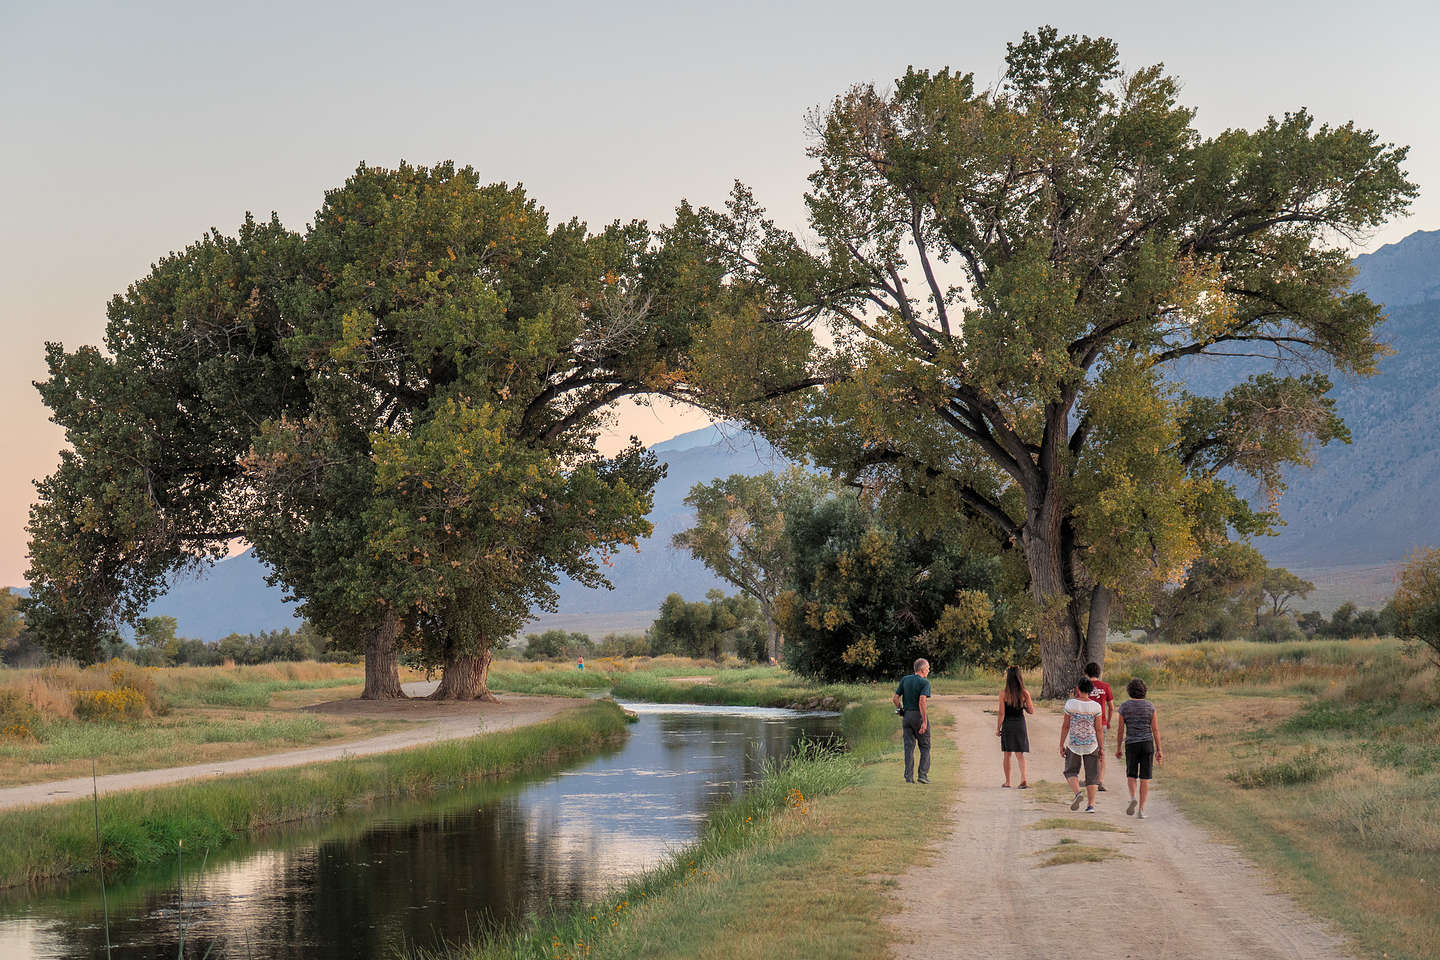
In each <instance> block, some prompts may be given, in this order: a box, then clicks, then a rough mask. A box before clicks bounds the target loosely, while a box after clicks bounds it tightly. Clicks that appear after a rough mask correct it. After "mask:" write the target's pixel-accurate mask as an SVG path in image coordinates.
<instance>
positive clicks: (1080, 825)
mask: <svg viewBox="0 0 1440 960" xmlns="http://www.w3.org/2000/svg"><path fill="white" fill-rule="evenodd" d="M1030 829H1031V830H1091V831H1099V832H1102V833H1129V832H1130V831H1128V830H1124V829H1122V828H1120V827H1115V826H1111V825H1110V824H1108V823H1106V822H1105V821H1104V820H1076V819H1075V818H1074V817H1068V818H1067V817H1047V818H1046V819H1044V820H1037V821H1035V822H1034V823H1032V824H1030Z"/></svg>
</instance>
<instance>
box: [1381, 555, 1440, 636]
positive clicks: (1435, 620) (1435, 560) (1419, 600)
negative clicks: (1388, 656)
mask: <svg viewBox="0 0 1440 960" xmlns="http://www.w3.org/2000/svg"><path fill="white" fill-rule="evenodd" d="M1397 579H1398V580H1399V583H1398V584H1397V585H1396V588H1395V597H1394V599H1393V601H1392V603H1393V605H1394V610H1395V615H1396V618H1397V619H1398V621H1399V631H1398V632H1399V634H1400V635H1401V636H1402V637H1405V638H1407V639H1409V640H1414V641H1418V642H1419V643H1423V644H1424V645H1425V646H1427V647H1429V648H1430V652H1431V655H1432V656H1433V657H1435V658H1436V659H1437V660H1440V549H1434V548H1431V549H1428V550H1416V551H1415V552H1414V553H1413V554H1411V555H1410V557H1409V558H1408V559H1407V560H1406V561H1405V563H1404V565H1403V566H1401V568H1400V573H1399V575H1398V577H1397Z"/></svg>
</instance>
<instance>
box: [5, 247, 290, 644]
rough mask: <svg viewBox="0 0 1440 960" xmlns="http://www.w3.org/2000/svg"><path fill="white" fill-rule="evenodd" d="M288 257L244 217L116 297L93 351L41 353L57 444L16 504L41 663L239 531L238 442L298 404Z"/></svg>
mask: <svg viewBox="0 0 1440 960" xmlns="http://www.w3.org/2000/svg"><path fill="white" fill-rule="evenodd" d="M299 253H300V238H299V237H298V236H297V235H295V234H293V233H291V232H290V231H288V230H286V229H285V228H284V227H283V226H281V225H280V223H279V222H278V221H276V220H274V219H271V220H270V221H268V222H265V221H255V220H251V219H247V220H246V221H245V222H244V224H243V225H242V226H241V227H240V230H239V231H238V233H237V235H235V236H233V237H232V236H226V235H223V234H221V233H219V232H218V231H216V232H212V233H210V234H209V235H207V236H205V237H204V238H202V239H201V240H199V241H198V242H196V243H195V244H192V245H191V246H190V247H188V248H186V249H185V250H184V251H182V252H179V253H172V254H170V255H169V256H167V257H165V258H163V259H161V260H159V261H158V262H157V263H156V264H155V265H154V267H153V268H152V269H151V271H150V273H149V274H148V275H147V276H145V277H144V278H143V279H141V280H139V281H137V282H136V283H135V284H133V285H132V286H131V287H130V288H129V289H128V290H126V291H125V292H124V293H122V294H119V295H117V296H116V297H114V298H113V299H112V300H111V301H110V304H109V307H108V310H107V324H106V328H105V349H104V350H101V349H99V348H97V347H94V346H88V345H87V346H81V347H79V348H77V349H75V350H70V351H67V350H66V349H65V348H64V346H63V345H61V344H59V343H48V344H46V360H47V362H48V364H49V376H48V377H47V378H46V379H45V380H43V381H41V382H39V383H37V384H36V387H37V388H38V389H39V391H40V396H41V398H42V399H43V400H44V402H45V404H46V406H48V407H49V408H50V410H51V418H52V420H53V421H54V422H55V423H57V424H59V425H60V426H61V427H62V428H63V429H64V431H65V439H66V442H67V444H68V446H67V448H66V449H65V450H63V451H62V452H61V454H60V465H59V467H58V468H57V469H56V470H55V472H54V473H52V474H50V475H49V476H48V477H45V478H44V479H42V480H40V481H38V482H37V484H36V487H37V491H38V496H37V498H36V502H35V503H34V505H33V506H32V507H31V508H30V521H29V525H28V527H27V531H28V533H29V536H30V569H29V571H28V572H27V578H28V580H29V582H30V591H31V595H30V599H29V601H28V602H27V608H28V612H27V615H26V616H27V622H28V624H29V627H30V629H31V630H32V631H33V632H34V633H35V635H36V636H37V637H38V638H39V639H40V641H41V642H42V643H43V644H44V646H45V647H46V648H47V649H48V650H49V651H50V652H51V653H52V654H53V655H56V656H66V657H74V658H76V659H79V660H81V661H82V662H90V661H92V660H94V659H96V658H97V657H99V656H101V655H102V652H103V648H104V647H105V645H106V642H107V641H108V639H109V638H110V637H112V636H113V634H114V630H115V627H116V625H117V624H118V623H122V622H129V623H132V624H133V623H135V622H136V620H137V619H138V618H139V617H140V616H141V615H143V613H144V612H145V610H146V608H147V607H148V606H149V605H150V603H151V602H152V601H153V600H154V599H155V598H156V597H157V596H159V595H160V594H161V593H163V592H164V591H165V590H166V589H167V587H168V584H169V581H170V579H171V578H172V577H173V576H175V575H176V574H177V573H179V572H182V571H186V570H193V569H196V568H199V567H203V566H204V565H205V564H206V563H208V562H212V561H214V560H215V559H217V558H219V557H221V556H224V554H225V552H226V549H227V547H228V545H229V544H230V542H232V541H233V540H235V539H236V538H240V537H243V536H244V535H245V532H246V525H247V522H248V520H249V518H250V516H251V505H252V504H251V500H250V497H249V492H250V483H249V480H248V479H247V477H246V475H245V468H244V465H243V462H242V461H243V458H244V456H245V454H246V452H247V451H248V450H249V447H250V442H251V438H252V436H253V435H254V433H255V432H256V431H258V430H259V429H260V425H261V424H262V423H264V422H265V421H266V420H269V419H273V418H278V417H283V416H286V415H288V414H290V413H291V412H293V411H296V410H303V409H305V408H306V407H307V406H308V403H309V396H308V389H307V378H306V376H305V374H304V371H303V370H301V369H300V368H299V367H298V366H297V365H296V364H294V363H292V362H291V360H290V358H289V356H288V354H287V352H286V350H285V347H284V341H285V338H286V337H287V336H288V335H289V327H288V325H287V322H286V319H285V317H284V316H283V314H282V311H281V308H280V300H281V299H282V297H283V295H284V291H285V290H286V289H287V288H288V286H289V285H290V284H291V283H292V281H293V279H294V277H295V275H296V270H297V269H298V262H299Z"/></svg>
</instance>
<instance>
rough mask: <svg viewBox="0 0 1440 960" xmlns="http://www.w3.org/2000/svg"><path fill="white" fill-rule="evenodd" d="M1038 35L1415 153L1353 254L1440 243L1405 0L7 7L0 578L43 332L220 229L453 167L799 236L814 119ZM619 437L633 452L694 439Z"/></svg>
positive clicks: (1425, 23)
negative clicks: (1424, 235) (726, 208)
mask: <svg viewBox="0 0 1440 960" xmlns="http://www.w3.org/2000/svg"><path fill="white" fill-rule="evenodd" d="M1041 24H1054V25H1055V26H1056V27H1058V28H1059V29H1060V30H1061V31H1062V32H1064V33H1083V34H1089V35H1092V36H1097V35H1100V36H1108V37H1113V38H1114V39H1115V40H1116V41H1118V43H1119V45H1120V55H1121V58H1122V61H1123V62H1124V64H1125V65H1126V66H1127V67H1132V68H1133V67H1140V66H1145V65H1149V64H1152V63H1157V62H1163V63H1164V64H1165V65H1166V67H1167V69H1168V70H1169V71H1170V72H1171V73H1173V74H1175V75H1177V76H1178V77H1180V78H1181V80H1182V81H1183V84H1184V90H1183V94H1182V101H1183V102H1185V103H1187V104H1189V105H1191V106H1193V107H1196V108H1198V111H1199V113H1198V116H1197V118H1196V123H1197V125H1198V126H1199V128H1200V129H1201V131H1202V132H1204V133H1215V132H1218V131H1220V130H1222V129H1225V128H1228V127H1254V126H1257V125H1259V124H1262V123H1264V122H1265V120H1266V118H1267V117H1268V116H1270V115H1272V114H1276V115H1278V114H1280V113H1283V112H1285V111H1287V110H1293V109H1296V108H1298V107H1301V106H1304V107H1308V108H1309V109H1310V110H1311V112H1312V113H1314V114H1315V115H1316V116H1317V117H1318V118H1319V119H1321V120H1326V121H1331V122H1336V123H1339V122H1344V121H1347V120H1353V121H1355V122H1356V123H1357V124H1359V125H1361V126H1363V127H1367V128H1371V129H1374V130H1375V131H1377V133H1379V134H1380V135H1381V137H1382V138H1383V139H1385V140H1387V141H1391V142H1395V143H1402V144H1409V145H1410V146H1411V152H1410V158H1409V161H1408V163H1407V169H1408V170H1409V173H1410V175H1411V178H1412V179H1413V180H1414V181H1416V182H1417V183H1418V184H1419V185H1420V189H1421V196H1420V199H1419V201H1418V202H1417V203H1416V204H1415V205H1414V206H1413V208H1412V211H1411V214H1410V216H1408V217H1406V218H1405V219H1403V220H1399V221H1397V222H1394V223H1392V224H1390V225H1388V226H1387V227H1386V228H1384V229H1383V230H1380V231H1378V232H1377V233H1376V234H1375V235H1374V236H1373V237H1371V238H1369V239H1368V241H1367V242H1366V243H1365V244H1364V245H1363V246H1361V247H1360V248H1358V249H1357V250H1356V252H1357V253H1359V252H1364V251H1366V250H1372V249H1374V248H1376V247H1378V246H1380V245H1381V244H1384V243H1390V242H1394V241H1397V240H1399V239H1401V238H1403V237H1404V236H1406V235H1408V234H1409V233H1411V232H1412V231H1414V230H1419V229H1434V228H1436V227H1440V67H1437V65H1436V62H1435V59H1434V43H1435V37H1436V36H1440V12H1437V7H1436V6H1435V5H1434V4H1432V3H1430V2H1420V0H1413V2H1399V0H1395V2H1385V0H1377V2H1371V3H1367V4H1354V3H1344V4H1341V3H1328V2H1312V3H1290V2H1283V0H1281V2H1272V0H1266V2H1263V3H1260V2H1255V0H1249V2H1244V3H1236V2H1230V0H1219V2H1213V3H1209V4H1205V5H1192V4H1187V5H1184V6H1183V8H1182V7H1181V5H1179V4H1171V3H1165V2H1155V0H1150V2H1126V3H1100V2H1092V3H1087V4H1077V3H1074V2H1068V3H1051V2H1042V3H1026V4H986V5H981V4H976V3H971V2H967V0H948V2H943V3H929V2H923V3H922V2H905V0H891V2H888V3H884V4H877V3H873V2H867V3H857V2H850V0H828V2H808V0H807V2H796V3H784V4H781V3H774V2H773V0H772V2H770V3H753V2H731V3H727V4H717V3H713V2H712V3H688V2H684V0H667V2H663V3H662V2H649V0H611V2H609V3H605V4H597V3H578V2H548V0H530V2H526V3H513V2H512V3H504V4H500V3H493V2H488V0H472V2H469V3H434V2H425V0H412V2H406V3H403V4H402V3H384V4H378V3H369V2H362V0H347V2H343V3H341V2H325V3H304V2H295V0H291V2H286V3H264V2H256V3H246V4H237V3H226V4H213V3H207V2H203V0H188V2H184V3H144V2H126V3H123V4H121V3H114V2H92V3H65V2H55V3H49V4H23V5H22V4H21V3H20V2H19V0H0V183H4V184H7V185H8V186H7V188H6V196H5V198H4V200H3V201H0V331H3V335H4V339H3V348H0V409H3V411H4V416H5V429H4V432H3V436H4V444H3V450H0V585H3V584H20V583H22V582H23V580H24V570H25V567H26V561H25V539H26V538H25V532H24V526H25V519H26V515H27V511H28V509H29V504H30V502H31V500H32V499H33V494H34V489H33V486H32V482H33V481H34V480H35V479H36V478H38V477H42V476H44V475H45V474H47V473H49V472H50V471H51V470H52V469H54V467H55V465H56V462H57V456H58V451H59V449H60V446H61V444H62V442H63V438H62V436H61V435H60V431H59V430H58V428H56V427H55V426H54V425H53V424H51V423H49V422H48V419H47V412H46V410H45V408H44V406H43V405H42V404H41V403H40V401H39V398H38V396H37V394H36V392H35V390H34V388H33V387H32V386H31V383H32V381H34V380H36V379H40V378H42V377H43V376H44V375H45V365H44V353H43V351H44V344H45V342H46V341H60V342H63V343H64V344H65V345H66V346H67V347H69V348H71V349H73V348H74V347H77V346H80V345H81V344H86V343H98V342H99V341H100V340H101V338H102V336H103V332H104V324H105V313H104V308H105V304H106V302H107V301H108V300H109V298H110V297H111V296H113V295H115V294H116V293H119V292H121V291H123V290H124V289H125V288H126V287H127V286H128V285H129V284H130V283H132V282H134V281H135V280H137V279H139V278H140V277H142V276H144V275H145V273H146V272H147V271H148V269H149V267H150V265H151V264H152V263H154V261H155V260H156V259H157V258H159V257H162V256H164V255H165V254H166V253H168V252H170V251H172V250H178V249H182V248H183V247H185V246H186V245H187V244H189V243H190V242H192V241H194V240H195V239H197V238H199V237H200V236H201V235H202V234H203V233H204V232H206V231H207V230H208V229H210V228H211V227H216V228H219V229H220V230H222V231H225V232H233V231H234V229H235V228H236V226H237V225H238V224H239V223H240V221H241V220H242V219H243V217H244V214H245V212H246V211H253V212H255V213H256V214H257V215H260V216H266V215H268V214H269V213H270V212H272V211H274V212H276V213H278V214H279V216H280V218H281V220H282V221H284V222H285V223H286V224H287V225H288V226H290V227H292V228H294V229H303V228H304V226H305V225H306V224H307V223H308V222H309V220H310V218H311V217H312V216H313V214H314V212H315V210H316V209H317V208H318V207H319V205H320V203H321V200H322V198H323V194H324V191H325V190H327V189H329V188H332V187H335V186H338V185H340V184H341V183H343V182H344V180H345V178H346V177H347V176H348V175H349V174H350V173H351V172H353V171H354V169H355V167H356V166H357V165H358V164H359V163H360V162H362V161H363V162H365V163H368V164H372V165H393V164H395V163H397V162H398V161H400V160H401V159H405V160H408V161H411V162H413V163H426V164H428V163H435V162H438V161H441V160H452V159H453V160H455V161H456V162H458V163H462V164H466V163H468V164H470V165H472V166H474V167H475V168H476V169H477V170H479V171H480V173H481V175H482V176H484V177H485V178H487V179H490V180H503V181H507V182H512V183H513V182H523V183H524V184H525V185H526V187H527V189H528V190H529V191H530V192H531V193H532V194H533V195H535V196H536V197H538V198H539V200H540V201H541V202H542V203H543V204H544V205H545V206H546V207H547V208H548V210H549V211H550V212H551V214H552V216H553V217H565V218H568V217H570V216H578V217H580V218H581V219H583V220H586V221H588V222H589V223H591V224H595V225H599V224H602V223H605V222H608V221H611V220H615V219H625V220H628V219H631V218H635V217H639V218H643V219H646V220H649V221H651V222H652V223H656V224H658V223H661V222H665V221H667V220H668V218H669V216H670V213H671V212H672V211H673V210H674V208H675V205H676V204H677V203H678V202H679V201H680V200H681V199H682V198H689V199H690V200H692V201H694V202H697V203H704V204H719V203H720V202H722V201H723V200H724V197H725V194H726V193H727V192H728V190H729V188H730V185H731V183H732V182H733V181H734V180H736V179H740V180H743V181H745V182H746V183H748V184H749V185H751V186H752V187H753V188H754V190H755V192H756V194H757V197H758V198H759V199H760V200H761V202H762V203H764V204H766V205H767V206H768V207H769V208H770V210H771V213H772V214H773V215H774V216H775V218H776V219H777V221H778V222H779V223H780V224H781V225H783V226H787V227H790V228H792V229H797V230H798V229H803V227H804V214H803V206H802V203H801V195H802V193H803V191H804V188H805V176H806V175H807V174H808V173H809V171H810V162H809V160H808V159H807V158H806V156H805V146H806V140H805V131H804V122H803V121H804V115H805V112H806V111H807V110H809V109H811V108H813V107H815V106H817V105H820V104H823V103H825V102H827V101H828V100H830V99H831V98H832V97H834V96H835V95H836V94H838V93H840V92H842V91H843V90H844V89H845V88H846V87H848V86H849V85H850V84H852V83H857V82H872V81H873V82H877V83H881V84H884V83H887V82H888V81H890V80H891V79H893V78H894V77H896V76H898V75H900V74H901V73H902V72H903V71H904V70H905V68H906V66H907V65H911V64H913V65H916V66H922V67H931V68H938V67H942V66H947V65H948V66H951V67H954V68H956V69H959V70H962V71H972V72H974V73H975V75H976V77H977V79H978V81H979V82H980V83H981V84H982V85H989V84H991V83H993V82H994V81H996V80H998V79H999V76H1000V71H1001V65H1002V61H1003V58H1004V53H1005V44H1006V43H1007V42H1009V41H1014V40H1016V39H1018V38H1019V37H1020V35H1021V34H1022V33H1023V32H1024V31H1026V30H1033V29H1035V28H1036V27H1037V26H1039V25H1041ZM620 420H621V424H620V432H622V433H624V434H626V435H628V434H630V433H634V434H636V435H638V436H639V437H640V438H641V439H642V440H644V441H645V442H647V443H649V442H655V441H659V440H663V439H666V438H668V437H670V436H672V435H674V434H676V433H679V432H682V431H684V430H688V429H693V428H695V427H697V426H700V425H703V423H704V422H705V420H704V418H703V417H702V416H700V415H699V414H698V413H696V412H695V411H688V410H684V409H681V408H667V407H661V408H653V409H647V410H638V409H630V410H626V411H624V412H622V415H621V418H620Z"/></svg>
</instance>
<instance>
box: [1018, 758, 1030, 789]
mask: <svg viewBox="0 0 1440 960" xmlns="http://www.w3.org/2000/svg"><path fill="white" fill-rule="evenodd" d="M1015 756H1016V757H1018V758H1019V759H1020V782H1021V783H1023V784H1029V783H1030V774H1029V773H1028V772H1027V769H1026V764H1025V754H1023V753H1017V754H1015Z"/></svg>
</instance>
